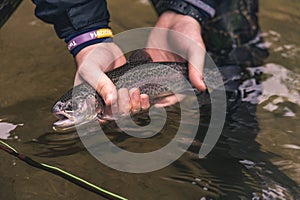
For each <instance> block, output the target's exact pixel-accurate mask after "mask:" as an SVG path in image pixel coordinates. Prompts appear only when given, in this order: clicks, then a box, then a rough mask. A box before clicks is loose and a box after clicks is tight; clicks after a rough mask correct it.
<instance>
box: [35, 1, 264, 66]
mask: <svg viewBox="0 0 300 200" xmlns="http://www.w3.org/2000/svg"><path fill="white" fill-rule="evenodd" d="M32 1H33V2H34V3H35V4H36V9H35V14H36V16H37V17H39V18H40V19H42V20H43V21H45V22H48V23H51V24H53V25H54V28H55V31H56V33H57V35H58V36H59V37H60V38H67V39H68V38H70V37H73V36H76V35H77V34H80V33H81V32H85V31H88V30H90V29H97V28H100V27H107V26H108V23H109V12H108V10H107V3H106V0H32ZM158 1H159V0H152V3H153V4H154V5H156V3H157V2H158ZM185 1H186V2H192V3H195V2H196V3H199V2H200V4H201V5H202V9H201V8H198V9H200V10H199V11H201V12H204V13H214V16H212V15H206V16H205V17H206V23H205V24H204V25H202V34H203V35H202V36H203V39H204V42H205V45H206V49H207V51H209V52H211V53H212V54H211V55H212V57H213V59H214V61H215V62H216V63H217V65H240V66H257V65H261V64H263V60H264V58H265V57H267V55H268V52H267V50H266V48H264V46H263V41H262V38H261V37H260V35H259V32H260V29H259V25H258V18H257V12H258V0H228V1H224V0H185ZM203 5H204V6H203ZM206 5H209V10H205V7H207V6H206ZM200 7H201V6H200ZM209 11H210V12H209ZM212 11H213V12H212Z"/></svg>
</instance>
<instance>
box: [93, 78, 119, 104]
mask: <svg viewBox="0 0 300 200" xmlns="http://www.w3.org/2000/svg"><path fill="white" fill-rule="evenodd" d="M96 90H97V92H98V94H99V95H100V96H101V97H102V98H103V100H104V102H105V104H106V105H107V106H110V105H113V104H115V103H116V102H117V97H118V95H117V91H116V87H115V85H114V84H113V82H112V81H111V80H110V79H109V78H108V77H107V76H106V75H105V74H104V73H101V75H100V77H99V80H98V82H97V84H96Z"/></svg>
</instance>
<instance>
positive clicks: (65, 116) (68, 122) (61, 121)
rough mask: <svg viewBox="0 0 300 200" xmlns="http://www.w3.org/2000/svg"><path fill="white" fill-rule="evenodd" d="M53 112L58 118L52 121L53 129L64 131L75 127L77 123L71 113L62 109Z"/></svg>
mask: <svg viewBox="0 0 300 200" xmlns="http://www.w3.org/2000/svg"><path fill="white" fill-rule="evenodd" d="M53 114H54V116H55V117H56V118H57V119H58V121H56V122H54V123H53V127H52V128H53V130H55V131H59V132H62V131H63V132H64V131H71V130H74V129H75V126H76V124H77V123H76V121H75V118H74V117H73V116H72V115H71V114H69V113H67V112H64V111H58V112H55V113H53Z"/></svg>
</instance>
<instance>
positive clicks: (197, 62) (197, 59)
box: [188, 50, 206, 91]
mask: <svg viewBox="0 0 300 200" xmlns="http://www.w3.org/2000/svg"><path fill="white" fill-rule="evenodd" d="M204 60H205V52H204V51H203V50H201V51H198V53H195V52H193V54H192V55H191V56H190V57H189V66H188V67H189V79H190V81H191V82H192V84H193V85H194V86H195V87H196V88H197V89H198V90H200V91H204V90H205V89H206V86H205V83H204V81H203V67H204Z"/></svg>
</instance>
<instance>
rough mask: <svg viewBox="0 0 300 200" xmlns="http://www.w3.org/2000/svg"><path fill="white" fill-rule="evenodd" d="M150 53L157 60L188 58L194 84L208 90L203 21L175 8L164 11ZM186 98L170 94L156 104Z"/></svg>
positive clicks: (161, 105) (186, 59)
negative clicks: (201, 23) (202, 32)
mask: <svg viewBox="0 0 300 200" xmlns="http://www.w3.org/2000/svg"><path fill="white" fill-rule="evenodd" d="M147 52H148V53H149V54H150V56H151V58H152V60H153V61H156V62H163V61H169V62H170V61H173V62H185V61H188V69H189V79H190V81H191V83H192V84H193V85H194V86H195V87H196V88H197V89H198V90H200V91H203V90H205V89H206V86H205V84H204V81H203V76H202V72H203V67H204V60H205V53H206V50H205V45H204V42H203V40H202V37H201V27H200V24H199V22H198V21H197V20H195V19H194V18H192V17H190V16H185V15H181V14H178V13H176V12H173V11H166V12H164V13H163V14H162V15H161V16H160V17H159V19H158V21H157V23H156V25H155V28H154V29H153V31H152V32H151V34H150V36H149V40H148V44H147ZM182 98H183V95H176V96H175V95H172V96H168V97H166V98H164V99H163V100H162V101H161V102H160V103H157V104H156V106H158V107H164V106H169V105H172V104H175V103H176V102H178V101H180V100H181V99H182Z"/></svg>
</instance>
